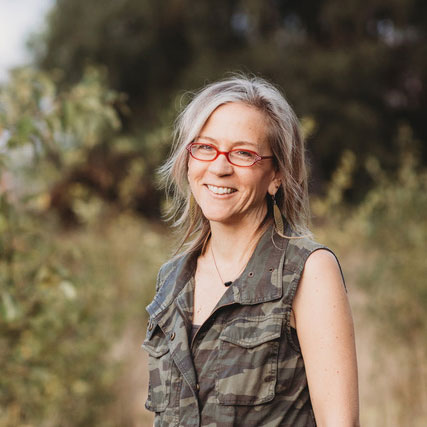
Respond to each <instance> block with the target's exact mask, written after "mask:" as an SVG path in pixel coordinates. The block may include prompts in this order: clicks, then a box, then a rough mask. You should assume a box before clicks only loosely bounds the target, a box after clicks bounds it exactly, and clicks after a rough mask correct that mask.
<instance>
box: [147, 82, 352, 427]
mask: <svg viewBox="0 0 427 427" xmlns="http://www.w3.org/2000/svg"><path fill="white" fill-rule="evenodd" d="M162 173H163V176H164V178H165V180H166V182H167V185H168V187H169V188H171V189H172V190H173V194H174V197H173V204H172V212H173V213H174V214H175V215H177V217H176V218H177V219H176V225H177V226H179V227H180V228H181V231H182V233H183V234H182V235H183V244H184V242H186V246H183V244H182V245H181V248H180V249H181V252H182V253H181V254H180V255H178V256H175V257H174V258H173V259H172V260H171V261H169V262H168V263H166V264H164V265H163V266H162V267H161V269H160V272H159V275H158V280H157V285H156V291H157V292H156V296H155V297H154V300H153V302H152V303H151V304H150V305H149V306H148V307H147V310H148V313H149V315H150V320H149V324H148V330H147V336H146V339H145V341H144V344H143V347H144V348H145V350H147V351H148V353H149V369H150V385H149V394H148V399H147V402H146V407H147V409H149V410H151V411H153V412H155V425H159V426H172V425H174V426H175V425H180V426H208V425H209V426H245V427H246V426H293V427H299V426H314V425H318V426H340V427H344V426H356V425H358V390H357V367H356V354H355V344H354V333H353V324H352V318H351V313H350V308H349V303H348V300H347V296H346V291H345V287H344V283H343V279H342V275H341V271H340V267H339V264H338V262H337V260H336V258H335V256H334V255H333V254H332V253H331V252H330V251H329V250H328V249H327V248H325V247H324V246H322V245H319V244H318V243H315V242H314V241H313V240H311V239H310V233H309V232H308V230H307V222H308V199H307V197H308V196H307V176H306V168H305V164H304V144H303V140H302V137H301V134H300V130H299V125H298V121H297V119H296V117H295V115H294V113H293V111H292V109H291V108H290V106H289V104H288V103H287V102H286V100H285V99H284V98H283V96H282V95H281V94H280V92H279V91H278V90H277V89H276V88H274V87H273V86H272V85H271V84H269V83H267V82H266V81H264V80H262V79H259V78H246V77H236V78H231V79H228V80H225V81H220V82H217V83H214V84H211V85H209V86H207V87H206V88H204V89H203V90H202V91H200V92H199V93H198V94H197V95H196V96H195V97H194V98H193V100H192V101H191V102H190V103H189V105H188V106H187V107H186V108H185V109H184V111H183V112H182V113H181V115H180V116H179V118H178V120H177V126H176V138H175V145H174V149H173V153H172V155H171V157H170V158H169V160H168V161H167V163H166V164H165V165H164V167H163V168H162ZM282 215H283V216H282Z"/></svg>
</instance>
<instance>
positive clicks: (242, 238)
mask: <svg viewBox="0 0 427 427" xmlns="http://www.w3.org/2000/svg"><path fill="white" fill-rule="evenodd" d="M262 221H263V218H260V219H259V220H258V221H256V222H254V221H251V222H250V223H249V222H247V223H245V222H240V223H239V224H238V225H236V224H224V223H218V222H211V224H210V226H211V238H210V241H209V244H210V245H212V248H213V250H214V252H215V257H216V258H217V261H219V262H220V263H221V264H222V265H224V263H225V264H234V265H240V264H241V263H242V262H247V261H248V260H249V257H250V255H251V254H252V252H253V250H254V248H255V246H256V243H257V242H258V240H259V238H260V237H261V235H262V234H263V232H264V231H265V229H266V228H267V226H268V224H269V222H268V221H267V222H266V224H264V225H263V226H261V224H262Z"/></svg>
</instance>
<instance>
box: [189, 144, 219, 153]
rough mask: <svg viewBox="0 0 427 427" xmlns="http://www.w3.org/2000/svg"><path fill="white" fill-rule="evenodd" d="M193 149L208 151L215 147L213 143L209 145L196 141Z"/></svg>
mask: <svg viewBox="0 0 427 427" xmlns="http://www.w3.org/2000/svg"><path fill="white" fill-rule="evenodd" d="M193 150H197V151H205V152H207V151H213V150H214V147H212V145H209V144H201V143H195V144H193Z"/></svg>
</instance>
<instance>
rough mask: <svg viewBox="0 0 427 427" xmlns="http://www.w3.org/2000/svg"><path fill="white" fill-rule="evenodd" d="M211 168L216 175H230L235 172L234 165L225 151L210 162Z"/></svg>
mask: <svg viewBox="0 0 427 427" xmlns="http://www.w3.org/2000/svg"><path fill="white" fill-rule="evenodd" d="M209 170H210V171H211V172H212V173H215V174H216V175H229V174H231V173H232V172H233V165H232V164H231V163H230V162H229V161H228V159H227V156H226V155H225V154H223V153H220V155H219V156H218V157H217V158H216V159H215V160H213V161H212V162H210V163H209Z"/></svg>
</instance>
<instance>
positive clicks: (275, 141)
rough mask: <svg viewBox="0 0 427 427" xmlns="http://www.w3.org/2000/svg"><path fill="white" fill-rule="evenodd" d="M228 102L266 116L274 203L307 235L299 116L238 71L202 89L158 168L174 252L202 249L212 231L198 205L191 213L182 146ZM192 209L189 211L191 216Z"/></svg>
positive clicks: (264, 83) (269, 90)
mask: <svg viewBox="0 0 427 427" xmlns="http://www.w3.org/2000/svg"><path fill="white" fill-rule="evenodd" d="M230 102H241V103H244V104H246V105H248V106H252V107H254V108H256V109H258V110H259V111H261V112H262V113H263V114H264V115H265V118H266V120H267V124H268V129H269V131H268V135H267V140H268V142H269V144H270V147H271V150H272V152H273V155H274V160H275V165H276V168H277V169H278V171H279V176H280V177H281V186H280V188H279V190H278V192H277V194H276V201H277V204H278V206H279V208H280V210H281V211H282V213H283V215H284V216H285V218H286V220H287V221H288V223H289V224H290V225H291V227H292V228H293V229H294V230H295V231H296V232H297V233H301V234H310V232H309V229H308V224H309V219H310V213H309V204H308V191H307V169H306V164H305V149H304V140H303V138H302V135H301V131H300V126H299V121H298V119H297V117H296V115H295V113H294V112H293V110H292V108H291V106H290V105H289V104H288V102H287V101H286V100H285V98H284V97H283V95H282V94H281V93H280V91H279V90H278V89H277V88H275V87H274V86H273V85H272V84H271V83H269V82H267V81H266V80H264V79H261V78H259V77H247V76H244V75H238V76H234V77H231V78H227V79H225V80H221V81H218V82H215V83H212V84H209V85H208V86H206V87H204V88H202V89H201V90H200V91H199V92H198V93H196V94H195V95H194V97H193V99H192V100H191V102H190V103H189V104H188V105H187V106H186V107H185V108H184V110H183V111H182V112H181V113H180V114H179V116H178V118H177V120H176V122H175V131H174V142H173V147H172V152H171V154H170V156H169V158H168V159H167V161H166V162H165V163H164V165H163V166H162V167H161V168H160V170H159V172H160V175H161V182H162V184H163V185H164V187H165V188H166V191H167V193H168V194H169V195H170V196H171V197H170V198H169V199H168V202H169V208H168V214H169V219H172V220H173V226H174V227H176V228H177V230H178V232H179V235H180V238H181V241H180V244H179V246H178V249H177V252H178V251H179V250H181V249H182V248H183V247H184V244H185V252H190V251H193V250H198V249H201V248H202V247H203V245H204V242H205V241H206V239H207V237H208V235H209V233H210V226H209V222H208V220H207V219H206V218H205V217H204V215H203V213H202V211H201V209H200V208H199V207H198V206H197V205H196V206H195V212H194V207H192V206H191V203H192V202H191V200H190V199H191V198H190V196H191V190H190V186H189V184H188V178H187V170H188V151H187V150H186V147H187V145H188V144H189V143H190V142H191V141H192V140H193V139H194V138H196V137H197V136H198V134H199V132H200V131H201V129H202V128H203V126H204V124H205V123H206V121H207V120H208V118H209V116H210V115H211V114H212V113H213V112H214V111H215V110H216V109H217V108H218V107H219V106H220V105H223V104H227V103H230ZM266 198H267V205H268V207H269V209H268V215H272V209H271V201H270V197H268V196H267V195H266ZM193 200H194V199H193ZM192 209H193V214H192V215H190V211H191V210H192ZM194 213H195V214H194Z"/></svg>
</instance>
